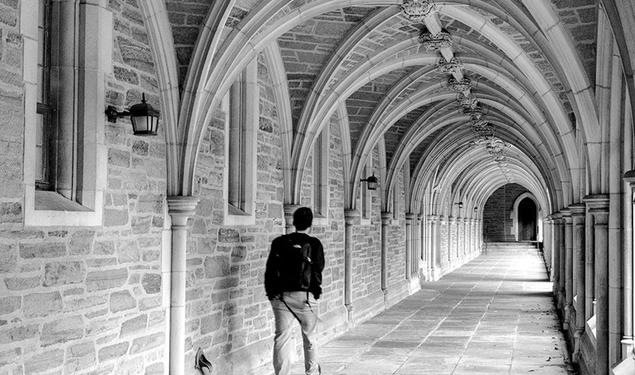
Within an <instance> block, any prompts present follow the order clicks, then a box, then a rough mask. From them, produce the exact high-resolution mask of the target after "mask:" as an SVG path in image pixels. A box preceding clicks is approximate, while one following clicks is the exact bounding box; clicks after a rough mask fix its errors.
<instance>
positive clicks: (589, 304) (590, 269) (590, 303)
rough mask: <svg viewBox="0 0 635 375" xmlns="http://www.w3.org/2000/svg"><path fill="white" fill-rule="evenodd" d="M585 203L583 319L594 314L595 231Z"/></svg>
mask: <svg viewBox="0 0 635 375" xmlns="http://www.w3.org/2000/svg"><path fill="white" fill-rule="evenodd" d="M584 203H585V207H586V214H585V216H584V223H585V224H584V238H585V240H586V241H585V244H584V301H585V302H584V313H585V316H584V319H586V320H587V321H588V320H589V319H591V317H592V316H593V315H595V252H594V244H595V233H594V232H593V215H592V214H591V213H590V212H589V209H590V207H589V204H588V203H587V202H584Z"/></svg>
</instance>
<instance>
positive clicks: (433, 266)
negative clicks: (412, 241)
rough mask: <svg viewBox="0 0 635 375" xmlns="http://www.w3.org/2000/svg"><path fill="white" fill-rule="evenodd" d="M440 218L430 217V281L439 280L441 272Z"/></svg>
mask: <svg viewBox="0 0 635 375" xmlns="http://www.w3.org/2000/svg"><path fill="white" fill-rule="evenodd" d="M438 220H439V217H438V216H436V215H429V216H428V221H429V222H430V260H429V262H428V280H437V279H438V277H437V276H438V272H439V267H440V265H439V222H438Z"/></svg>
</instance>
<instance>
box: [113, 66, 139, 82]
mask: <svg viewBox="0 0 635 375" xmlns="http://www.w3.org/2000/svg"><path fill="white" fill-rule="evenodd" d="M113 74H114V76H115V79H116V80H118V81H122V82H126V83H130V84H132V85H138V84H139V75H138V74H137V73H136V72H135V71H134V70H131V69H126V68H123V67H120V66H113Z"/></svg>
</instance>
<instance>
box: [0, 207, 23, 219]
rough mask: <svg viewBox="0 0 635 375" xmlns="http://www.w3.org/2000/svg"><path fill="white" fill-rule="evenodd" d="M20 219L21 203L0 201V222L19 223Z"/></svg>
mask: <svg viewBox="0 0 635 375" xmlns="http://www.w3.org/2000/svg"><path fill="white" fill-rule="evenodd" d="M21 221H22V204H20V203H18V202H6V203H0V223H19V222H21Z"/></svg>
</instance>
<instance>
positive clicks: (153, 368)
mask: <svg viewBox="0 0 635 375" xmlns="http://www.w3.org/2000/svg"><path fill="white" fill-rule="evenodd" d="M163 374H165V369H164V366H163V363H160V362H158V363H153V364H151V365H149V366H148V367H146V372H145V375H163Z"/></svg>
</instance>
